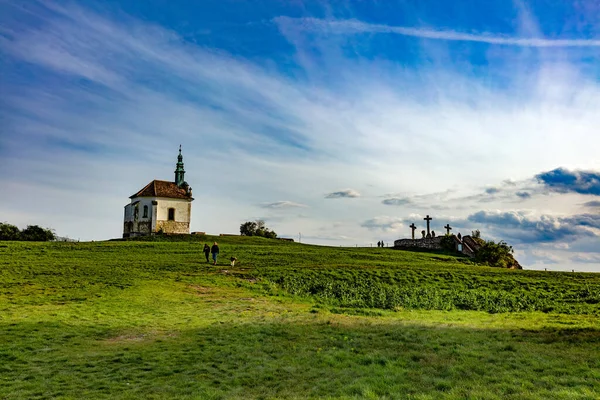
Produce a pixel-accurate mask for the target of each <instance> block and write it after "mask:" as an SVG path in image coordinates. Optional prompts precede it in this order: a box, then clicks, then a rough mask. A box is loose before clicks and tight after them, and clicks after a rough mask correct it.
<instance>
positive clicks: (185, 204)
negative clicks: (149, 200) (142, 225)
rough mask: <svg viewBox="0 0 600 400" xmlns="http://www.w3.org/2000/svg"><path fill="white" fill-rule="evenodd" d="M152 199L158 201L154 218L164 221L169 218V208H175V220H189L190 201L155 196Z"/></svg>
mask: <svg viewBox="0 0 600 400" xmlns="http://www.w3.org/2000/svg"><path fill="white" fill-rule="evenodd" d="M154 200H156V201H157V202H158V204H157V206H156V211H157V213H156V219H157V220H158V221H166V220H168V219H169V208H174V209H175V221H176V222H190V220H191V204H192V203H191V202H190V201H188V200H184V199H166V198H162V197H157V198H155V199H154Z"/></svg>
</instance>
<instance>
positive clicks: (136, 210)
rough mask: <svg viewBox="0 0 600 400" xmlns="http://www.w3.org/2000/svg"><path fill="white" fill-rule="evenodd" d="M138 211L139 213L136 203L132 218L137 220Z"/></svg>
mask: <svg viewBox="0 0 600 400" xmlns="http://www.w3.org/2000/svg"><path fill="white" fill-rule="evenodd" d="M139 213H140V209H139V208H138V206H137V204H136V205H135V207H134V208H133V219H134V220H136V221H137V219H138V215H139Z"/></svg>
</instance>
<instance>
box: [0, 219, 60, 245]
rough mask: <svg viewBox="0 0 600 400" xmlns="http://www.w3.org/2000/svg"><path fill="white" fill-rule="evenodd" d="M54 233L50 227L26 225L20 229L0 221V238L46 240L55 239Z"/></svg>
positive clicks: (32, 240)
mask: <svg viewBox="0 0 600 400" xmlns="http://www.w3.org/2000/svg"><path fill="white" fill-rule="evenodd" d="M55 239H56V235H55V234H54V232H52V230H51V229H45V228H42V227H40V226H39V225H28V226H27V228H25V229H23V230H22V231H21V230H19V228H17V227H16V226H14V225H11V224H7V223H5V222H2V223H0V240H23V241H28V242H48V241H51V240H55Z"/></svg>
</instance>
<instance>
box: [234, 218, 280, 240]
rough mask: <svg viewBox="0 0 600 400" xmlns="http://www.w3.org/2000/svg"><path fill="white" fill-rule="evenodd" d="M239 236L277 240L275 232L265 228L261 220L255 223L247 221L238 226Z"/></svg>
mask: <svg viewBox="0 0 600 400" xmlns="http://www.w3.org/2000/svg"><path fill="white" fill-rule="evenodd" d="M240 234H241V235H242V236H260V237H264V238H269V239H275V238H277V233H275V231H273V230H271V229H269V228H267V227H266V226H265V221H263V220H262V219H259V220H256V221H247V222H244V223H243V224H241V225H240Z"/></svg>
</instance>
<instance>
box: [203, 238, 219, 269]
mask: <svg viewBox="0 0 600 400" xmlns="http://www.w3.org/2000/svg"><path fill="white" fill-rule="evenodd" d="M202 251H203V252H204V256H205V257H206V262H210V260H209V259H208V255H209V254H212V259H213V265H217V257H218V256H219V244H218V243H217V242H214V243H213V245H212V247H210V246H209V245H208V244H206V243H205V244H204V249H203V250H202Z"/></svg>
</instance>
